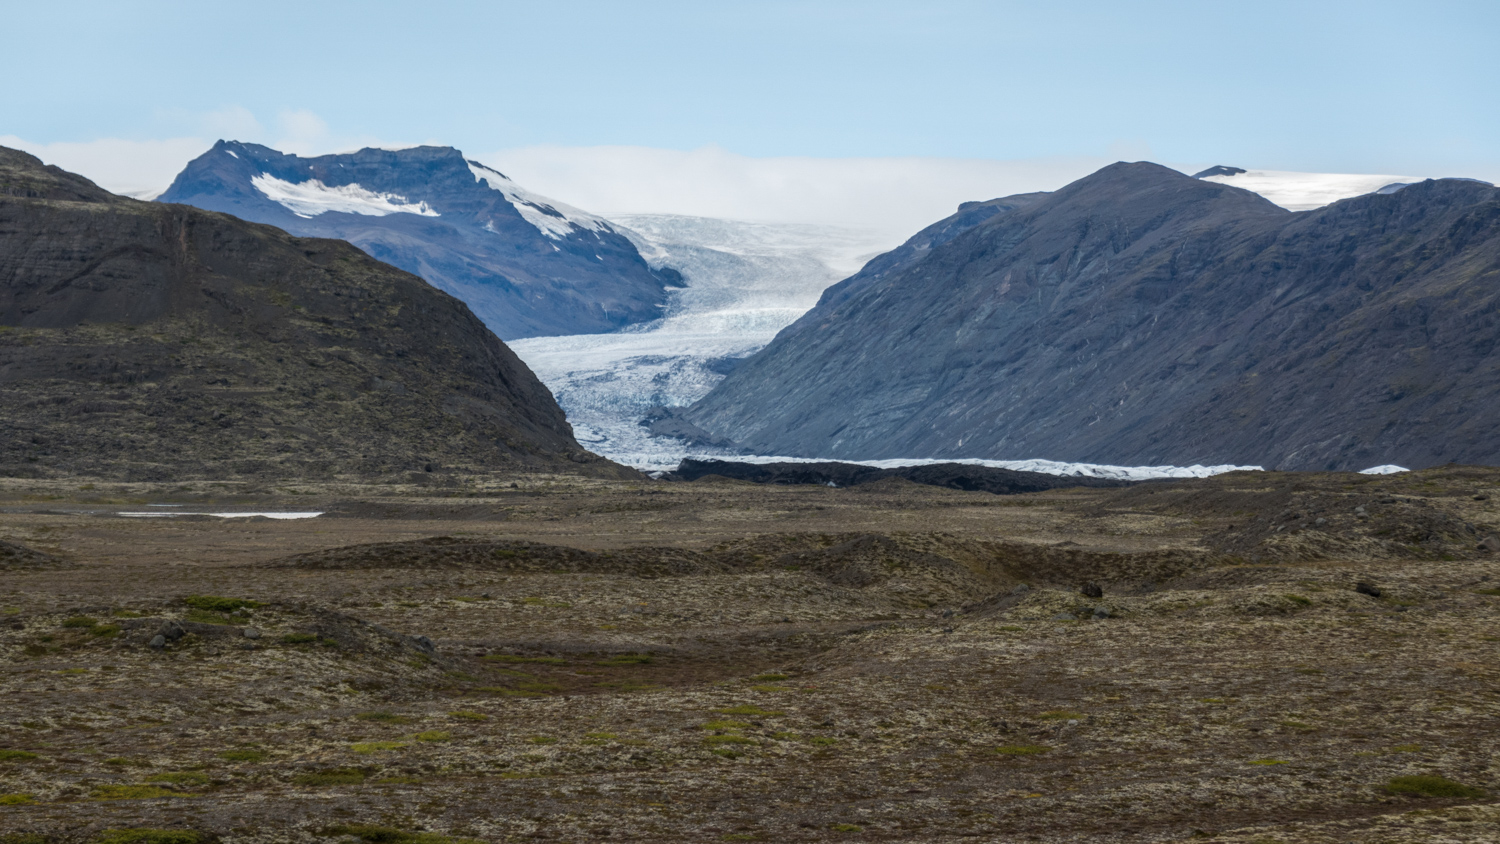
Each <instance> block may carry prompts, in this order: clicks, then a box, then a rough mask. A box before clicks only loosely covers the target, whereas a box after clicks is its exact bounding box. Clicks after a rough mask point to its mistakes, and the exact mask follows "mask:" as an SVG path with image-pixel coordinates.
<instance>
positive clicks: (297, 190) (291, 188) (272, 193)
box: [250, 173, 438, 218]
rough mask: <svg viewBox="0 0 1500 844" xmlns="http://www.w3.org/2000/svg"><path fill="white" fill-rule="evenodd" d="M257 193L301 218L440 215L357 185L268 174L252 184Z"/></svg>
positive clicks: (258, 177) (393, 196) (402, 197)
mask: <svg viewBox="0 0 1500 844" xmlns="http://www.w3.org/2000/svg"><path fill="white" fill-rule="evenodd" d="M250 184H252V185H254V186H255V189H256V190H258V191H260V192H261V193H263V194H265V195H266V197H267V198H268V199H270V200H272V201H274V202H278V203H280V204H281V205H283V206H285V207H286V209H287V210H289V211H291V212H292V213H293V214H296V215H297V216H298V217H308V218H312V217H316V216H318V215H319V214H324V213H327V212H329V211H342V212H345V213H347V214H364V215H366V216H370V217H384V216H386V215H388V214H420V215H422V216H423V217H436V216H438V212H436V211H434V210H432V208H431V207H430V206H429V205H428V204H427V203H425V202H418V203H415V204H413V203H410V202H407V201H406V197H404V196H399V195H397V194H394V193H376V192H375V191H370V190H365V189H364V188H362V187H360V186H359V185H357V184H354V185H338V186H330V185H325V184H323V183H322V182H320V181H318V180H317V179H309V180H308V181H305V182H288V181H286V180H285V179H278V178H276V177H275V176H272V175H270V174H269V173H262V174H260V175H259V176H255V177H254V178H252V179H251V180H250Z"/></svg>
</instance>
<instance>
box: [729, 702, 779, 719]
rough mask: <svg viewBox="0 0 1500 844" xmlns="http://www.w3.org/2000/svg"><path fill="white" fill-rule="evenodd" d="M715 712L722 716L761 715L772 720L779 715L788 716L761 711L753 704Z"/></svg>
mask: <svg viewBox="0 0 1500 844" xmlns="http://www.w3.org/2000/svg"><path fill="white" fill-rule="evenodd" d="M714 711H715V712H718V713H719V714H720V715H760V716H762V717H765V718H772V717H775V716H777V715H785V714H786V713H784V712H776V711H774V710H770V709H761V708H760V707H759V706H754V705H752V704H745V705H744V706H731V707H728V708H726V709H716V710H714Z"/></svg>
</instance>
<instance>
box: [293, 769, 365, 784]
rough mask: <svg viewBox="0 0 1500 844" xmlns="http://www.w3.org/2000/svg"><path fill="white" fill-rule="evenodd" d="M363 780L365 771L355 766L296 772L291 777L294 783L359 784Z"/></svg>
mask: <svg viewBox="0 0 1500 844" xmlns="http://www.w3.org/2000/svg"><path fill="white" fill-rule="evenodd" d="M364 781H365V772H364V771H361V770H359V769H357V768H335V769H332V770H327V771H313V772H311V773H307V774H298V775H297V776H295V777H293V778H292V782H293V783H295V784H296V785H359V784H360V783H362V782H364Z"/></svg>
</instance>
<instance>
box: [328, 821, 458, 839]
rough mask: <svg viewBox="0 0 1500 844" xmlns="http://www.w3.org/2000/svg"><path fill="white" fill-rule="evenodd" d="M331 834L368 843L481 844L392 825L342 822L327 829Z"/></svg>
mask: <svg viewBox="0 0 1500 844" xmlns="http://www.w3.org/2000/svg"><path fill="white" fill-rule="evenodd" d="M325 832H326V833H328V834H330V835H352V836H354V837H355V838H358V839H359V840H360V841H365V842H368V844H479V842H477V841H474V840H473V839H470V838H453V837H452V836H448V835H441V834H439V833H436V832H407V831H406V830H403V829H397V828H396V827H392V826H376V825H374V824H363V823H356V824H340V825H338V826H335V827H330V828H328V829H327V830H325Z"/></svg>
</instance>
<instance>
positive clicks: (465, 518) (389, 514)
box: [323, 501, 510, 522]
mask: <svg viewBox="0 0 1500 844" xmlns="http://www.w3.org/2000/svg"><path fill="white" fill-rule="evenodd" d="M323 518H325V519H340V518H342V519H386V520H389V519H402V520H410V521H417V520H423V521H429V520H444V521H455V522H469V521H485V522H498V521H503V520H505V519H508V518H510V511H509V510H507V509H506V508H505V507H503V506H501V505H497V504H454V503H448V502H441V503H430V502H423V503H420V504H412V503H390V502H384V501H340V502H337V503H335V504H333V505H331V506H330V507H328V509H326V510H324V511H323Z"/></svg>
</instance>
